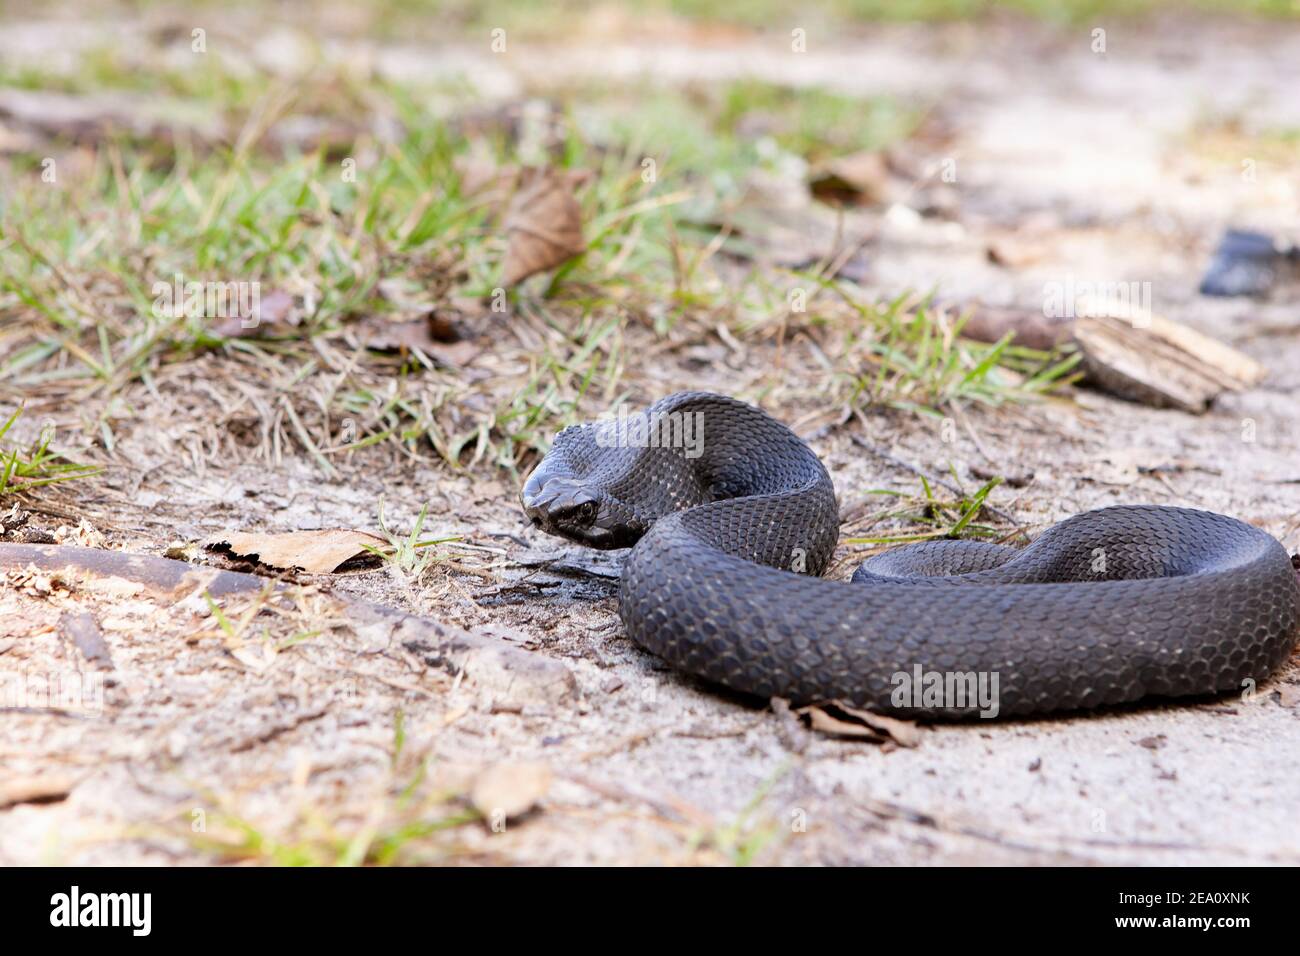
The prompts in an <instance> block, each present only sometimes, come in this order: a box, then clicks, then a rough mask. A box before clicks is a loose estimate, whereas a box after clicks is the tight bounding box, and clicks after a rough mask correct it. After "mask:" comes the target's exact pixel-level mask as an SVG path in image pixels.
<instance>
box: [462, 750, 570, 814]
mask: <svg viewBox="0 0 1300 956" xmlns="http://www.w3.org/2000/svg"><path fill="white" fill-rule="evenodd" d="M550 786H551V768H550V767H548V766H547V765H546V764H544V763H540V762H536V761H531V762H526V763H499V764H494V765H493V766H491V767H488V768H487V769H486V770H484V771H483V772H482V773H481V774H479V777H478V779H477V780H475V781H474V787H473V789H472V790H471V791H470V797H469V799H470V803H472V804H473V805H474V809H476V810H477V811H478V812H479V813H481V814H483V816H484V817H486V818H487V819H488V820H489V821H496V820H503V819H504V820H508V819H510V818H512V817H518V816H520V815H522V814H524V813H526V812H528V811H529V810H531V809H532V808H533V807H534V806H536V804H537V801H539V800H540V799H541V798H542V797H543V795H545V793H546V791H547V790H548V789H550Z"/></svg>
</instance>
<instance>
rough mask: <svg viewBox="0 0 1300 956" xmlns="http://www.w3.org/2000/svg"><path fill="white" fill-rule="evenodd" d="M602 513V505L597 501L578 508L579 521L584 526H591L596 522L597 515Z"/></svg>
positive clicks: (585, 502)
mask: <svg viewBox="0 0 1300 956" xmlns="http://www.w3.org/2000/svg"><path fill="white" fill-rule="evenodd" d="M599 511H600V505H599V504H598V503H597V502H595V501H584V502H583V503H582V504H581V505H580V506H579V507H578V519H579V520H580V521H581V522H582V523H583V524H591V523H592V522H593V521H595V520H596V514H597V513H598V512H599Z"/></svg>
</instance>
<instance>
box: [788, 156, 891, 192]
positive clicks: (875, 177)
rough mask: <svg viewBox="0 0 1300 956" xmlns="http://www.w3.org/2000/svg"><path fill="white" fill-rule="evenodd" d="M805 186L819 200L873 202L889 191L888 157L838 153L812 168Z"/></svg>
mask: <svg viewBox="0 0 1300 956" xmlns="http://www.w3.org/2000/svg"><path fill="white" fill-rule="evenodd" d="M808 188H809V189H810V190H812V194H813V195H814V196H816V197H817V198H818V199H821V200H823V201H826V200H836V201H839V202H846V203H862V204H865V205H875V204H877V203H883V202H887V201H889V199H890V197H891V195H892V194H893V189H892V188H891V183H890V178H889V160H888V159H887V158H886V157H885V154H884V153H879V152H872V151H863V152H859V153H852V154H850V155H848V156H841V157H839V158H838V159H834V160H832V161H831V162H829V163H826V164H825V165H824V166H822V167H820V168H819V169H817V170H815V171H814V172H813V174H812V175H811V176H810V177H809V180H808Z"/></svg>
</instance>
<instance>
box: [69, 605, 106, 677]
mask: <svg viewBox="0 0 1300 956" xmlns="http://www.w3.org/2000/svg"><path fill="white" fill-rule="evenodd" d="M59 629H60V630H61V631H62V632H63V636H64V637H66V638H67V639H68V640H70V641H72V643H73V644H75V645H76V646H77V650H79V651H81V656H82V657H84V658H85V659H86V661H87V662H88V663H91V664H94V665H95V666H96V667H99V668H102V669H104V670H112V669H113V656H112V655H111V654H110V653H109V651H108V643H107V642H106V641H105V640H104V635H103V633H102V632H101V631H100V629H99V624H98V623H97V622H96V621H95V615H93V614H91V613H90V612H89V611H76V612H73V611H65V612H64V613H63V615H62V616H61V617H60V618H59Z"/></svg>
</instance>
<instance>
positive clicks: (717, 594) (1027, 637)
mask: <svg viewBox="0 0 1300 956" xmlns="http://www.w3.org/2000/svg"><path fill="white" fill-rule="evenodd" d="M639 420H640V422H641V424H640V425H639V426H637V427H624V426H623V425H621V424H620V423H619V422H603V423H595V424H591V425H582V426H576V427H573V428H569V429H566V430H564V431H563V432H561V433H560V434H559V435H558V436H557V438H556V441H555V443H554V446H553V448H552V450H551V452H550V453H549V454H548V455H547V456H546V458H545V459H544V460H543V461H542V463H541V464H540V465H539V466H538V468H537V469H536V470H535V471H534V473H533V474H532V475H531V476H530V478H529V480H528V482H527V483H526V485H525V487H524V491H523V495H522V499H523V504H524V508H525V511H526V512H527V513H528V514H529V516H530V517H531V518H532V519H533V521H534V523H536V524H537V525H539V526H540V527H542V528H544V529H545V530H547V531H550V532H552V533H555V534H560V535H563V536H565V537H568V538H570V539H573V540H576V541H580V542H582V543H585V544H589V545H592V546H595V547H605V548H610V547H626V546H633V549H632V552H631V554H630V555H629V556H628V559H627V561H626V564H625V565H624V569H623V575H622V581H621V584H620V591H619V609H620V614H621V617H622V619H623V623H624V625H625V627H626V628H627V632H628V634H629V635H630V636H631V637H632V639H633V640H634V641H636V642H637V643H638V644H640V645H641V646H642V647H644V648H645V649H647V650H649V651H651V652H652V653H654V654H657V655H658V656H659V657H661V658H663V659H664V660H665V661H667V662H668V663H670V664H671V665H673V666H675V667H678V668H680V669H682V670H684V671H688V672H690V673H692V674H696V675H699V676H700V677H703V678H706V679H708V680H711V681H716V682H717V683H719V684H723V685H725V686H727V687H730V688H732V689H734V690H738V691H742V692H746V693H752V694H759V695H763V696H769V697H782V698H786V699H788V700H791V701H793V702H796V703H806V702H811V701H817V700H841V701H845V702H847V703H851V704H855V705H858V706H862V707H868V708H872V709H877V710H886V711H890V712H899V713H902V714H904V715H907V716H915V717H926V718H931V719H958V718H963V717H969V716H972V715H974V714H976V713H985V715H986V716H987V715H988V709H987V708H985V707H982V706H981V705H979V704H977V703H976V702H975V701H973V700H971V699H966V698H962V697H958V698H956V699H952V698H950V697H948V698H942V699H938V700H936V699H924V700H923V699H921V698H920V697H905V698H902V699H901V701H900V697H899V694H898V690H899V687H900V685H901V684H903V683H905V680H904V679H902V678H900V675H914V674H916V675H920V674H922V673H924V674H931V673H934V674H940V675H952V674H956V675H969V674H974V675H997V677H996V681H995V685H994V686H996V688H997V694H998V701H997V706H996V707H995V708H994V712H995V713H997V714H1000V715H1023V714H1040V713H1048V712H1052V711H1063V710H1073V709H1081V708H1093V707H1100V706H1106V705H1114V704H1120V703H1125V702H1131V701H1137V700H1140V699H1142V698H1145V697H1181V696H1189V695H1210V694H1217V693H1223V692H1229V691H1237V692H1240V691H1242V690H1243V689H1249V688H1250V687H1251V686H1253V685H1252V684H1251V683H1250V682H1251V681H1256V682H1257V681H1260V680H1263V679H1264V678H1265V677H1267V676H1268V675H1269V674H1270V673H1271V672H1272V671H1273V670H1274V669H1275V668H1276V667H1277V666H1278V665H1279V664H1281V663H1282V662H1283V661H1284V660H1285V659H1286V658H1287V656H1288V655H1289V654H1290V652H1291V650H1292V648H1293V646H1294V644H1295V641H1296V636H1297V630H1298V628H1300V586H1298V585H1297V579H1296V573H1295V570H1294V569H1293V568H1292V565H1291V561H1290V558H1289V557H1288V555H1287V553H1286V551H1285V549H1284V548H1283V547H1282V546H1281V545H1280V544H1279V543H1278V542H1277V541H1276V540H1274V539H1273V538H1272V537H1270V536H1269V535H1267V534H1266V533H1264V532H1262V531H1260V530H1258V529H1256V528H1253V527H1251V526H1250V525H1247V524H1245V523H1243V522H1241V521H1237V520H1235V519H1233V518H1228V517H1225V516H1223V515H1218V514H1212V513H1210V512H1205V511H1195V510H1191V509H1186V508H1172V507H1158V506H1151V505H1136V506H1124V507H1112V508H1103V509H1101V510H1098V511H1091V512H1087V513H1085V514H1080V515H1076V516H1075V517H1072V518H1069V519H1067V520H1065V521H1062V522H1060V523H1059V524H1056V525H1054V526H1052V527H1051V528H1049V529H1048V530H1046V531H1044V532H1043V533H1042V534H1041V535H1040V536H1039V537H1038V538H1037V539H1036V540H1034V541H1033V542H1032V543H1031V544H1030V545H1028V546H1027V547H1024V548H1022V549H1017V548H1011V547H1006V546H1001V545H995V544H988V543H981V542H971V541H949V540H942V541H935V542H930V543H924V544H918V545H910V546H906V547H902V548H898V549H895V550H893V551H889V552H886V553H885V554H882V555H879V556H877V557H874V558H872V559H870V560H868V561H867V562H866V563H864V564H863V566H862V567H861V568H860V569H859V570H858V572H857V573H856V574H855V575H854V576H853V581H851V582H844V581H834V580H828V579H824V578H821V577H820V576H819V575H820V574H821V573H822V572H823V570H824V569H825V568H826V566H827V564H828V563H829V561H830V558H831V555H832V552H833V551H834V548H835V545H836V542H837V539H838V529H839V511H838V506H837V504H836V498H835V492H834V488H833V486H832V483H831V479H830V476H829V474H828V473H827V471H826V469H825V467H824V466H823V465H822V463H821V462H820V461H819V460H818V459H817V457H816V455H814V454H813V452H812V450H811V449H810V448H809V447H808V446H807V445H806V444H804V442H803V441H801V440H800V439H799V438H798V437H797V436H795V435H794V433H793V432H791V431H790V430H789V429H788V428H786V427H785V426H784V425H782V424H781V423H780V422H777V421H776V420H775V419H773V418H771V417H770V416H769V415H767V413H765V412H763V411H762V410H760V409H757V408H754V407H752V406H750V405H747V404H744V403H742V402H739V401H736V400H734V399H730V398H726V397H724V396H719V395H712V394H707V393H700V392H684V393H679V394H676V395H672V396H669V397H668V398H665V399H663V400H662V401H660V402H658V403H656V404H655V405H653V406H652V407H651V408H650V409H649V410H648V411H647V412H645V413H642V415H641V417H640V419H639ZM636 421H637V419H633V420H632V422H633V425H635V424H636ZM665 423H666V424H665ZM697 431H698V434H697ZM949 686H950V689H951V686H952V685H949ZM957 686H961V685H960V682H959V683H958V684H957Z"/></svg>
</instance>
